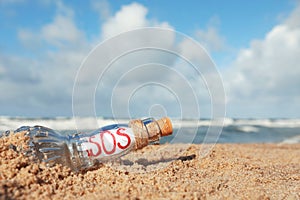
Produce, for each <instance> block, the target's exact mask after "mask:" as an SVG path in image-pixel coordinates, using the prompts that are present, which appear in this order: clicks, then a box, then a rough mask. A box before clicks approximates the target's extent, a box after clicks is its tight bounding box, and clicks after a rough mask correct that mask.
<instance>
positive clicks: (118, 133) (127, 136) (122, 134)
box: [117, 128, 131, 149]
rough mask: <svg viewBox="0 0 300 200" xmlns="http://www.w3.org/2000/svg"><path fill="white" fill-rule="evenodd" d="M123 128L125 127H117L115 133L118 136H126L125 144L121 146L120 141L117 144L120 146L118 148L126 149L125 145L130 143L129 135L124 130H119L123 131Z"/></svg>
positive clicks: (127, 145)
mask: <svg viewBox="0 0 300 200" xmlns="http://www.w3.org/2000/svg"><path fill="white" fill-rule="evenodd" d="M124 130H125V128H119V129H118V130H117V135H119V136H124V137H126V138H127V144H126V145H124V146H122V145H121V144H120V142H118V143H117V144H118V147H119V148H120V149H126V148H127V147H129V145H130V143H131V139H130V137H129V135H128V134H127V133H126V132H125V133H122V132H121V131H124Z"/></svg>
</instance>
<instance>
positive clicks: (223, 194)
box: [0, 133, 300, 199]
mask: <svg viewBox="0 0 300 200" xmlns="http://www.w3.org/2000/svg"><path fill="white" fill-rule="evenodd" d="M27 140H28V139H27V138H26V137H24V134H22V133H18V134H14V135H10V136H8V137H3V138H0V199H75V198H77V199H300V144H289V145H287V144H286V145H279V144H217V145H216V146H215V147H214V148H213V150H212V151H211V153H210V154H209V155H207V156H206V157H204V158H202V157H201V156H200V155H199V152H200V148H201V145H184V144H165V145H154V146H148V147H146V148H144V149H142V150H139V151H137V152H134V153H131V154H129V155H128V156H127V157H126V156H125V157H123V158H122V160H118V161H116V162H114V163H107V164H104V165H101V166H99V167H98V168H97V169H94V170H91V171H87V172H83V173H74V172H72V171H71V170H69V169H68V168H66V167H63V166H60V165H56V166H55V167H52V168H49V167H46V166H45V164H44V163H33V162H31V160H30V158H28V157H26V156H24V155H23V154H22V153H21V152H22V149H25V148H27V147H26V144H27ZM153 152H157V153H153ZM172 152H177V153H172Z"/></svg>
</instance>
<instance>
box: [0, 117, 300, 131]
mask: <svg viewBox="0 0 300 200" xmlns="http://www.w3.org/2000/svg"><path fill="white" fill-rule="evenodd" d="M128 121H129V119H103V118H97V119H95V118H91V117H85V118H79V119H77V123H76V121H75V119H74V118H66V117H58V118H33V119H31V118H22V117H14V118H12V117H6V116H0V130H1V131H5V130H15V129H17V128H19V127H20V126H34V125H42V126H46V127H50V128H52V129H55V130H75V129H77V128H78V129H95V128H97V127H102V126H105V125H109V124H113V123H127V122H128ZM172 124H173V127H174V128H189V127H190V128H195V127H205V126H222V125H223V126H224V127H227V126H236V127H239V128H240V131H243V132H257V131H258V127H267V128H300V119H272V120H271V119H231V118H225V119H224V120H218V121H213V120H208V119H204V120H181V119H172Z"/></svg>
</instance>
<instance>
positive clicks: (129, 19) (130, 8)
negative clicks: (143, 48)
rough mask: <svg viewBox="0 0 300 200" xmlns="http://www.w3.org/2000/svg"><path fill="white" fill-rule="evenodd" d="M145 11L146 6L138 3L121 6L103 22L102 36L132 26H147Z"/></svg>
mask: <svg viewBox="0 0 300 200" xmlns="http://www.w3.org/2000/svg"><path fill="white" fill-rule="evenodd" d="M147 12H148V10H147V8H145V7H144V6H142V5H140V4H138V3H133V4H130V5H126V6H122V8H121V10H120V11H119V12H117V13H116V14H115V15H114V16H113V17H112V18H110V19H108V20H107V22H105V23H104V24H103V26H102V36H103V38H108V37H111V36H114V35H116V34H118V33H121V32H124V31H128V30H131V29H133V28H140V27H145V26H148V22H147V20H146V15H147Z"/></svg>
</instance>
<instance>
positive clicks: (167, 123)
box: [129, 117, 173, 149]
mask: <svg viewBox="0 0 300 200" xmlns="http://www.w3.org/2000/svg"><path fill="white" fill-rule="evenodd" d="M129 127H130V128H132V130H133V133H134V136H135V149H141V148H143V147H145V146H147V145H148V144H149V143H152V142H157V141H159V138H160V137H163V136H168V135H171V134H172V132H173V129H172V122H171V120H170V119H169V118H168V117H163V118H161V119H159V120H157V121H156V120H151V121H150V122H148V123H145V122H144V121H142V120H140V119H135V120H131V121H130V122H129Z"/></svg>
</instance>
